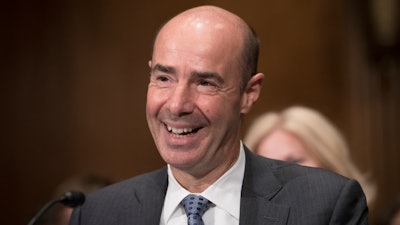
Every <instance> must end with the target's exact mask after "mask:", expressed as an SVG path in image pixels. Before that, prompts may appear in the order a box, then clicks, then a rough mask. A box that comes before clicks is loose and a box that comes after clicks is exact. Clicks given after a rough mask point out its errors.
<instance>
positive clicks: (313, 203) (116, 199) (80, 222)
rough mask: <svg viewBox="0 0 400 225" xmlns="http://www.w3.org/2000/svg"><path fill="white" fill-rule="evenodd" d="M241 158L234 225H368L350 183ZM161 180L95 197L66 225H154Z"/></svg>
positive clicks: (162, 173) (141, 180)
mask: <svg viewBox="0 0 400 225" xmlns="http://www.w3.org/2000/svg"><path fill="white" fill-rule="evenodd" d="M245 152H246V153H245V154H246V167H245V175H244V180H243V187H242V197H241V206H240V225H258V224H274V225H277V224H299V225H300V224H303V225H324V224H332V225H333V224H337V225H339V224H340V225H343V224H368V222H367V211H368V209H367V206H366V199H365V196H364V194H363V192H362V190H361V187H360V185H359V184H358V182H356V181H355V180H350V179H347V178H344V177H342V176H340V175H337V174H335V173H332V172H328V171H326V170H322V169H317V168H308V167H301V166H298V165H295V164H292V163H286V162H282V161H276V160H271V159H267V158H264V157H260V156H257V155H255V154H253V153H251V152H250V151H248V150H247V149H246V150H245ZM167 177H168V175H167V169H166V167H165V168H163V169H160V170H157V171H154V172H151V173H147V174H144V175H140V176H138V177H134V178H131V179H129V180H126V181H123V182H120V183H117V184H114V185H111V186H109V187H106V188H104V189H102V190H100V191H97V192H95V193H93V194H91V195H89V196H88V197H87V200H86V202H85V203H84V204H83V206H81V207H79V208H76V209H75V210H74V212H73V215H72V217H71V221H70V225H158V224H159V222H160V216H161V211H162V207H163V203H164V198H165V193H166V190H167V186H168V178H167Z"/></svg>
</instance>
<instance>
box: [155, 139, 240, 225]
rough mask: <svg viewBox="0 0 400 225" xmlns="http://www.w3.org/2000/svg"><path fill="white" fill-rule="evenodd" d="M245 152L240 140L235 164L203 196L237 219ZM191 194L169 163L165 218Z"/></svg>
mask: <svg viewBox="0 0 400 225" xmlns="http://www.w3.org/2000/svg"><path fill="white" fill-rule="evenodd" d="M245 161H246V160H245V154H244V147H243V143H242V142H240V152H239V157H238V160H237V161H236V162H235V164H234V165H233V166H232V167H231V168H230V169H229V170H228V171H227V172H225V174H223V175H222V176H221V177H220V178H219V179H218V180H217V181H216V182H215V183H214V184H212V185H211V186H210V187H208V188H207V189H206V190H205V191H204V192H203V193H200V194H201V195H202V196H204V197H205V198H207V199H208V200H210V201H211V202H213V203H214V204H215V205H216V207H219V208H221V209H222V210H225V211H227V212H228V213H229V214H231V215H232V216H233V217H235V218H236V219H239V215H240V197H241V190H242V183H243V177H244V170H245ZM188 194H190V192H189V191H187V190H186V189H185V188H183V187H182V186H181V185H180V184H179V183H178V182H177V181H176V179H175V177H174V176H173V174H172V171H171V168H170V165H168V189H167V193H166V197H165V202H164V209H163V210H164V218H165V219H166V221H167V220H168V219H169V218H170V217H171V215H172V214H173V212H174V211H175V210H178V209H180V207H178V206H179V203H180V202H181V201H182V199H183V198H184V197H186V196H187V195H188Z"/></svg>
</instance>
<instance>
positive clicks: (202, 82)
mask: <svg viewBox="0 0 400 225" xmlns="http://www.w3.org/2000/svg"><path fill="white" fill-rule="evenodd" d="M199 84H200V85H201V86H214V84H213V83H211V82H209V81H206V80H201V81H200V82H199Z"/></svg>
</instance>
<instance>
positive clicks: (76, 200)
mask: <svg viewBox="0 0 400 225" xmlns="http://www.w3.org/2000/svg"><path fill="white" fill-rule="evenodd" d="M84 202H85V195H84V194H83V193H82V192H79V191H68V192H65V193H64V195H63V196H61V197H60V198H59V199H54V200H51V201H49V202H48V203H46V205H44V206H43V207H42V208H41V209H40V210H39V212H37V213H36V215H35V216H34V217H33V218H32V219H31V220H30V221H29V223H28V225H34V224H35V223H36V222H37V220H38V219H39V218H40V217H41V216H42V215H43V214H44V213H45V212H46V211H47V210H48V209H50V208H51V207H52V206H53V205H55V204H57V203H62V204H63V205H65V206H68V207H71V208H74V207H76V206H79V205H82V204H83V203H84Z"/></svg>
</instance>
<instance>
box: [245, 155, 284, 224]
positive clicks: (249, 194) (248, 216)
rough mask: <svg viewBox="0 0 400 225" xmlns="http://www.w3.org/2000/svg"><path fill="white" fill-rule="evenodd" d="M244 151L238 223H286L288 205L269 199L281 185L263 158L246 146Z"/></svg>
mask: <svg viewBox="0 0 400 225" xmlns="http://www.w3.org/2000/svg"><path fill="white" fill-rule="evenodd" d="M245 152H246V167H245V174H244V180H243V187H242V197H241V204H240V222H239V224H241V225H247V224H274V225H278V224H286V221H287V217H288V214H289V207H287V206H283V205H277V204H274V203H272V202H271V201H270V199H271V198H273V197H274V196H275V195H276V193H278V192H279V191H280V189H281V188H282V185H281V184H280V183H279V181H278V180H276V178H275V176H274V175H273V173H272V171H271V168H270V167H269V166H268V164H267V163H266V161H265V160H261V158H260V157H259V156H255V155H254V154H253V153H251V152H250V151H249V150H248V149H247V148H245Z"/></svg>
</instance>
